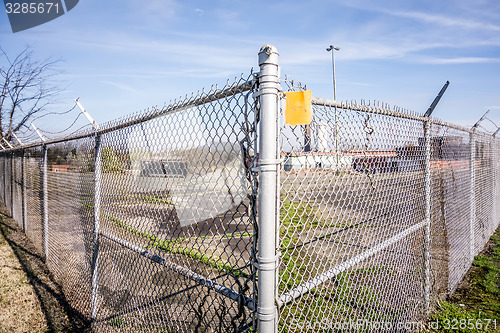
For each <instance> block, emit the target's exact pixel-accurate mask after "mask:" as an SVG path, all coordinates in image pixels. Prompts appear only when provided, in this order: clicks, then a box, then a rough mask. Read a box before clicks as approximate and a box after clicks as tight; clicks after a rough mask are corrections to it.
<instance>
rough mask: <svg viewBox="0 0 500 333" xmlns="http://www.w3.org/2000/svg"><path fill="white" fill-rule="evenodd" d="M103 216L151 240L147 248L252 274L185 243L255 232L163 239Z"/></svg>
mask: <svg viewBox="0 0 500 333" xmlns="http://www.w3.org/2000/svg"><path fill="white" fill-rule="evenodd" d="M82 204H83V206H84V207H86V208H88V209H92V210H93V209H94V206H92V205H90V204H87V203H85V202H83V201H82ZM101 216H102V217H104V218H106V219H108V220H110V221H112V222H114V223H115V224H116V225H118V226H119V227H121V228H123V229H125V230H127V231H128V232H130V233H131V234H134V235H137V236H140V237H143V238H145V239H148V240H150V241H151V242H152V243H151V244H150V245H148V246H147V247H146V248H157V249H160V250H162V251H165V252H167V253H171V254H178V255H184V256H187V257H189V258H191V259H192V260H196V261H201V262H202V263H204V264H206V265H208V266H210V267H212V268H214V269H216V270H218V271H219V272H222V271H225V272H227V273H229V274H231V275H233V276H244V277H250V274H248V273H247V272H244V271H243V270H240V269H236V268H234V267H233V266H232V265H230V263H229V262H228V261H224V260H222V259H221V258H220V257H217V256H215V255H211V256H208V255H206V254H203V253H201V252H199V251H196V250H194V249H191V248H187V247H185V243H186V242H188V241H190V240H193V239H208V238H213V239H215V238H235V237H245V236H253V233H239V234H225V235H221V236H210V237H209V236H201V237H190V238H184V237H180V238H176V239H173V240H162V239H159V238H157V237H156V236H154V235H151V234H149V233H147V232H144V231H139V230H137V229H134V228H132V227H130V226H128V225H127V224H126V223H125V222H123V221H121V220H120V219H118V218H116V217H113V216H111V215H109V214H106V213H104V212H101ZM183 243H184V244H183Z"/></svg>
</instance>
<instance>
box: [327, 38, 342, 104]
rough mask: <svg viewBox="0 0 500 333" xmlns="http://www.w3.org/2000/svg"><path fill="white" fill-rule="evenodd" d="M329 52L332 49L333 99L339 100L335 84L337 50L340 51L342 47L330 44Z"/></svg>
mask: <svg viewBox="0 0 500 333" xmlns="http://www.w3.org/2000/svg"><path fill="white" fill-rule="evenodd" d="M326 50H327V51H328V52H330V51H332V67H333V99H334V100H337V89H336V86H335V51H340V47H335V46H333V45H330V46H328V47H327V49H326Z"/></svg>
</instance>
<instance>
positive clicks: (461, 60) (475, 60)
mask: <svg viewBox="0 0 500 333" xmlns="http://www.w3.org/2000/svg"><path fill="white" fill-rule="evenodd" d="M421 62H422V63H427V64H437V65H455V64H479V63H500V58H485V57H457V58H431V57H427V58H426V57H424V58H421Z"/></svg>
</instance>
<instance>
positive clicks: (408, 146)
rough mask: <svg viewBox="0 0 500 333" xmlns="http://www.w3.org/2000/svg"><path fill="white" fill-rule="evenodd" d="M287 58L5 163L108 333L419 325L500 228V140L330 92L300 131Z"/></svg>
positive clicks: (2, 157)
mask: <svg viewBox="0 0 500 333" xmlns="http://www.w3.org/2000/svg"><path fill="white" fill-rule="evenodd" d="M277 57H278V55H277V51H276V50H275V48H274V47H272V46H265V47H263V48H262V49H261V52H260V53H259V66H260V72H259V73H257V74H252V75H250V76H248V77H242V78H240V79H237V80H235V81H234V82H228V83H227V84H226V85H225V86H223V87H212V88H211V89H210V90H209V91H201V92H198V93H196V94H193V95H191V96H186V97H185V98H184V99H182V100H179V101H174V102H172V103H171V104H169V105H165V106H164V107H163V108H161V109H157V108H153V109H149V110H146V111H144V112H142V113H140V114H136V115H133V116H130V117H126V118H124V119H120V120H117V121H115V122H110V123H107V124H104V125H101V126H97V127H96V128H95V129H94V130H92V131H87V132H80V133H78V134H76V135H73V136H72V137H69V138H61V139H54V140H50V141H45V142H41V143H33V144H28V145H23V146H20V147H17V148H13V149H7V150H4V151H1V152H0V186H2V189H1V190H0V196H1V197H2V199H3V202H4V203H5V205H6V206H7V209H8V210H9V211H10V212H11V213H12V215H13V217H14V219H15V220H16V221H17V222H18V224H19V227H20V228H23V230H24V231H25V233H26V234H27V236H28V237H29V238H30V239H31V241H32V242H33V243H34V244H35V246H36V248H37V249H38V250H39V252H40V253H42V254H43V256H44V257H45V261H46V263H47V265H48V267H49V268H50V270H51V271H52V273H53V274H54V276H55V278H56V279H57V280H58V281H59V282H60V284H61V286H62V287H63V290H64V293H65V296H66V298H67V299H68V301H69V303H70V304H71V306H72V307H73V309H74V310H75V311H77V312H78V313H79V314H80V315H81V316H83V317H85V318H87V319H88V320H89V321H91V322H92V323H93V324H92V327H93V329H94V330H95V331H97V332H111V331H113V332H130V331H138V332H159V331H161V332H229V331H230V332H252V331H253V332H255V331H259V332H264V333H265V332H321V331H325V332H326V331H337V330H346V331H352V332H356V331H359V332H365V331H378V330H380V329H381V328H383V329H386V330H388V331H394V332H402V331H412V330H418V329H419V328H420V327H421V326H418V325H422V323H424V322H425V320H426V318H427V315H428V312H429V311H430V309H431V308H432V304H433V300H435V299H438V298H440V297H442V296H443V295H447V294H450V293H452V292H453V291H454V290H455V289H456V287H457V285H458V283H459V282H460V281H461V279H462V278H463V276H464V275H465V273H466V272H467V270H468V268H469V267H470V266H471V263H472V259H473V257H474V255H476V254H477V253H478V252H479V251H481V249H482V248H483V246H484V244H485V243H486V241H487V240H488V238H489V236H490V235H491V234H492V233H493V232H494V230H495V229H496V228H497V226H498V222H499V219H500V205H499V204H498V203H499V202H500V140H498V139H497V138H495V137H493V136H489V135H486V134H483V133H480V132H476V131H475V129H472V130H469V129H465V128H462V127H459V126H455V125H451V124H446V123H442V122H440V121H437V120H433V119H429V118H424V117H421V116H419V115H416V114H412V113H410V112H408V111H406V110H401V109H398V108H393V109H390V108H389V107H388V106H387V105H385V104H379V103H378V104H374V103H372V104H367V103H364V102H362V103H360V104H355V103H340V102H337V101H331V100H325V99H320V98H313V100H312V107H313V118H312V122H311V123H309V124H307V125H296V126H291V125H287V124H286V123H285V121H284V116H283V113H284V110H283V109H281V106H282V105H283V103H282V102H283V98H284V96H283V94H282V93H281V87H280V82H279V77H278V75H279V71H278V66H277ZM285 83H286V84H287V85H288V88H290V89H292V90H293V89H294V87H293V83H292V84H291V85H290V82H289V81H287V82H285ZM301 89H302V87H299V90H301Z"/></svg>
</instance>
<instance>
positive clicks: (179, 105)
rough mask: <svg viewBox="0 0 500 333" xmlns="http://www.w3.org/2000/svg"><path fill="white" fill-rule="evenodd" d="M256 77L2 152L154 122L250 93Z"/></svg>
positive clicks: (252, 76) (251, 76)
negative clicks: (79, 130) (78, 131)
mask: <svg viewBox="0 0 500 333" xmlns="http://www.w3.org/2000/svg"><path fill="white" fill-rule="evenodd" d="M253 78H254V75H253V74H252V75H250V77H249V78H248V79H243V78H241V79H239V80H238V81H235V83H233V84H229V83H228V84H227V85H226V86H225V87H224V88H222V89H217V88H215V90H214V91H213V92H212V89H211V90H210V91H209V92H208V93H204V92H198V94H197V95H194V94H193V95H192V96H191V97H187V96H186V98H185V99H184V100H179V101H174V102H173V103H171V104H169V105H165V106H164V107H163V108H161V109H158V108H152V109H147V110H146V111H144V112H142V113H138V114H136V115H130V116H128V117H127V118H125V119H118V120H113V121H110V122H108V123H106V124H104V125H103V126H101V128H100V129H99V130H93V129H92V130H87V131H85V132H83V133H79V134H75V135H72V136H67V137H60V138H54V139H50V140H46V141H44V142H33V143H29V144H25V145H23V146H17V147H14V148H8V149H4V150H2V151H1V152H4V153H5V152H14V151H17V150H22V149H28V148H35V147H40V146H46V145H49V144H55V143H60V142H64V141H71V140H77V139H83V138H87V137H92V136H96V135H101V134H105V133H108V132H113V131H116V130H119V129H122V128H125V127H130V126H133V125H136V124H140V123H143V122H146V121H149V120H152V119H154V118H158V117H161V116H164V115H167V114H171V113H176V112H180V111H183V110H186V109H189V108H192V107H196V106H199V105H203V104H206V103H210V102H214V101H217V100H220V99H223V98H226V97H230V96H233V95H236V94H238V93H243V92H246V91H249V90H251V89H252V86H253V84H254V79H253Z"/></svg>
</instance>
